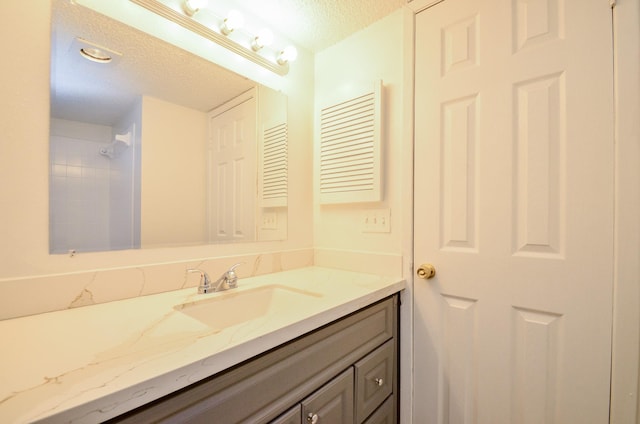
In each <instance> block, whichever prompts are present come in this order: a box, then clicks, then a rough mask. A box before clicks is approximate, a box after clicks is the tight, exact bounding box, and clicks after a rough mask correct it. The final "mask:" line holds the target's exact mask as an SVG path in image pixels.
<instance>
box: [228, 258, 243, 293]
mask: <svg viewBox="0 0 640 424" xmlns="http://www.w3.org/2000/svg"><path fill="white" fill-rule="evenodd" d="M242 264H244V262H238V263H237V264H234V265H233V266H232V267H231V268H229V270H228V271H227V272H226V277H227V282H228V284H229V286H230V287H235V286H236V285H237V284H238V275H237V274H236V271H235V270H236V268H237V267H238V266H240V265H242Z"/></svg>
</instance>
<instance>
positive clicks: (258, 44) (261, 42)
mask: <svg viewBox="0 0 640 424" xmlns="http://www.w3.org/2000/svg"><path fill="white" fill-rule="evenodd" d="M271 43H273V32H271V30H270V29H269V28H263V29H262V30H260V32H259V33H258V35H256V36H255V38H254V39H253V41H252V42H251V48H252V49H253V51H254V52H257V51H258V50H260V49H261V48H263V47H264V46H269V45H271Z"/></svg>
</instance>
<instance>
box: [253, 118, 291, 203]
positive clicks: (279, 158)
mask: <svg viewBox="0 0 640 424" xmlns="http://www.w3.org/2000/svg"><path fill="white" fill-rule="evenodd" d="M288 138H289V137H288V131H287V123H286V122H284V123H281V124H279V125H275V126H273V127H270V128H265V129H264V133H263V147H262V183H261V184H260V188H261V193H260V199H261V205H262V207H279V206H287V194H288V193H287V191H288V168H289V167H288V162H287V161H288V144H289V143H288Z"/></svg>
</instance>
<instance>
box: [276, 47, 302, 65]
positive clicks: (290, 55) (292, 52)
mask: <svg viewBox="0 0 640 424" xmlns="http://www.w3.org/2000/svg"><path fill="white" fill-rule="evenodd" d="M297 57H298V50H297V49H296V48H295V47H293V46H287V47H285V48H284V49H283V50H282V51H281V52H280V54H279V55H278V63H279V64H280V65H284V64H285V63H287V62H293V61H295V60H296V58H297Z"/></svg>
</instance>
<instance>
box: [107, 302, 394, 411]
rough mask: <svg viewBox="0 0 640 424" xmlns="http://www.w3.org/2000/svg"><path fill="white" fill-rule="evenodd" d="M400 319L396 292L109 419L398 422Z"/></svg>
mask: <svg viewBox="0 0 640 424" xmlns="http://www.w3.org/2000/svg"><path fill="white" fill-rule="evenodd" d="M397 327H398V296H397V295H394V296H392V297H389V298H387V299H384V300H382V301H380V302H377V303H375V304H373V305H370V306H368V307H366V308H363V309H361V310H359V311H357V312H355V313H353V314H351V315H348V316H346V317H344V318H342V319H339V320H337V321H335V322H333V323H331V324H328V325H326V326H324V327H321V328H319V329H317V330H315V331H312V332H310V333H308V334H306V335H303V336H301V337H299V338H297V339H295V340H292V341H291V342H288V343H285V344H284V345H281V346H279V347H277V348H275V349H273V350H271V351H269V352H266V353H264V354H262V355H260V356H257V357H255V358H252V359H250V360H248V361H245V362H243V363H241V364H239V365H237V366H235V367H233V368H231V369H230V370H227V371H223V372H221V373H218V374H216V375H214V376H212V377H210V378H208V379H205V380H204V381H201V382H199V383H196V384H193V385H191V386H189V387H186V388H185V389H182V390H180V391H178V392H176V393H173V394H170V395H168V396H165V397H164V398H161V399H159V400H157V401H155V402H153V403H151V404H149V405H145V406H142V407H140V408H138V409H136V410H134V411H131V412H129V413H127V414H125V415H123V416H121V417H117V418H114V419H113V420H112V421H111V422H117V423H140V422H145V423H151V422H153V423H222V424H232V423H252V424H254V423H256V424H257V423H261V424H267V423H270V424H301V423H302V424H313V422H314V420H315V421H316V423H317V424H325V423H327V424H340V423H348V424H353V423H355V424H363V423H364V424H382V423H388V424H391V423H395V422H397V418H396V417H397V401H396V399H397V390H398V382H397V357H398V337H397V334H398V328H397ZM394 395H395V396H394ZM389 420H390V421H389Z"/></svg>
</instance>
